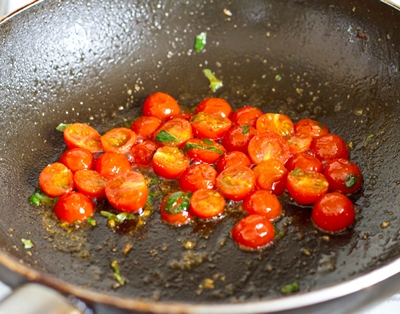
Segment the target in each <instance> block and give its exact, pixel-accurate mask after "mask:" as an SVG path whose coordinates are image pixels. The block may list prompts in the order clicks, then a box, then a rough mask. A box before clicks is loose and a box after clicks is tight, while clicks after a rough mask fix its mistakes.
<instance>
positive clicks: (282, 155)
mask: <svg viewBox="0 0 400 314" xmlns="http://www.w3.org/2000/svg"><path fill="white" fill-rule="evenodd" d="M248 153H249V157H250V160H251V161H252V162H253V163H255V164H259V163H260V162H261V161H263V160H268V159H278V160H280V161H282V162H283V163H285V162H286V161H287V160H288V159H289V157H290V149H289V145H288V144H287V143H286V141H285V139H284V138H283V137H282V136H280V135H278V134H276V133H273V132H265V133H260V134H257V135H255V136H254V137H253V138H252V139H251V140H250V142H249V147H248Z"/></svg>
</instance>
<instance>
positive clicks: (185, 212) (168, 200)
mask: <svg viewBox="0 0 400 314" xmlns="http://www.w3.org/2000/svg"><path fill="white" fill-rule="evenodd" d="M189 198H190V197H189V196H188V195H187V194H185V193H182V192H171V193H169V194H168V195H167V196H165V197H164V198H163V200H162V202H161V206H160V211H161V219H162V220H164V221H165V222H167V223H169V224H173V225H184V224H187V223H189V222H191V221H192V219H193V216H192V215H191V214H190V213H189V202H190V200H189Z"/></svg>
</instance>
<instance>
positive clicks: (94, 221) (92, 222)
mask: <svg viewBox="0 0 400 314" xmlns="http://www.w3.org/2000/svg"><path fill="white" fill-rule="evenodd" d="M86 221H87V223H88V224H89V225H91V226H93V227H94V226H96V220H95V219H94V218H92V217H89V218H88V219H86Z"/></svg>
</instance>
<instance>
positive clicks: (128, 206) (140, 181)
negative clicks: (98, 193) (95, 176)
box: [105, 171, 148, 212]
mask: <svg viewBox="0 0 400 314" xmlns="http://www.w3.org/2000/svg"><path fill="white" fill-rule="evenodd" d="M105 193H106V197H107V200H108V201H109V203H110V204H111V206H113V207H114V208H115V209H116V210H118V211H121V212H136V211H138V210H140V209H142V208H143V207H144V206H145V205H146V201H147V196H148V189H147V185H146V180H145V178H144V176H143V175H142V174H141V173H139V172H134V171H127V172H124V173H122V174H120V175H118V176H116V177H115V178H113V179H111V180H110V181H108V182H107V184H106V188H105Z"/></svg>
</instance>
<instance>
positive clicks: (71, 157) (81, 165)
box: [59, 148, 94, 173]
mask: <svg viewBox="0 0 400 314" xmlns="http://www.w3.org/2000/svg"><path fill="white" fill-rule="evenodd" d="M59 162H60V163H62V164H64V165H65V166H67V168H68V169H69V170H71V171H72V173H75V172H76V171H78V170H84V169H93V168H94V157H93V155H92V153H91V152H89V151H88V150H87V149H85V148H71V149H68V150H66V151H65V152H64V153H63V154H62V155H61V157H60V159H59Z"/></svg>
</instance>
